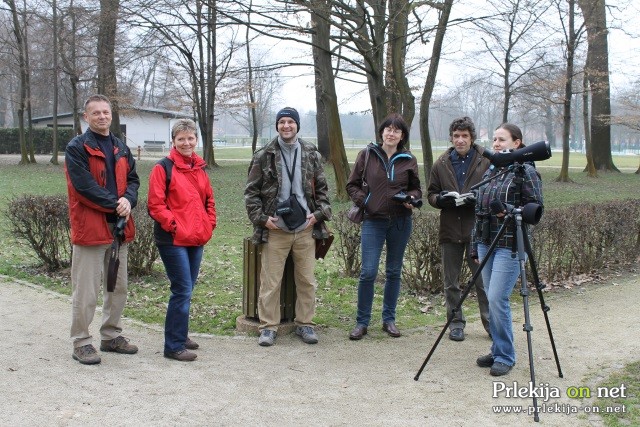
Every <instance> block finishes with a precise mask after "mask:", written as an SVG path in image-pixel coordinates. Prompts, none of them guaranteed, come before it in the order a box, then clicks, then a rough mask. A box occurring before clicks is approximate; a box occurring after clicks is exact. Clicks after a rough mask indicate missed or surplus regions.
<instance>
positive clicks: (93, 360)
mask: <svg viewBox="0 0 640 427" xmlns="http://www.w3.org/2000/svg"><path fill="white" fill-rule="evenodd" d="M71 357H73V358H74V359H75V360H77V361H78V362H80V363H82V364H83V365H97V364H98V363H100V362H101V361H102V360H101V359H100V355H99V354H98V352H97V351H96V349H95V347H94V346H93V345H91V344H87V345H83V346H81V347H76V348H74V349H73V354H72V355H71Z"/></svg>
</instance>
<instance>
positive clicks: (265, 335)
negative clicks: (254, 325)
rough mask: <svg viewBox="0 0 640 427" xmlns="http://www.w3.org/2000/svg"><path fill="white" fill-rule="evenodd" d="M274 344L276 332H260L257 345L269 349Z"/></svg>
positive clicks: (267, 330)
mask: <svg viewBox="0 0 640 427" xmlns="http://www.w3.org/2000/svg"><path fill="white" fill-rule="evenodd" d="M275 342H276V331H272V330H270V329H263V330H262V332H260V338H258V344H259V345H261V346H263V347H269V346H272V345H273V344H275Z"/></svg>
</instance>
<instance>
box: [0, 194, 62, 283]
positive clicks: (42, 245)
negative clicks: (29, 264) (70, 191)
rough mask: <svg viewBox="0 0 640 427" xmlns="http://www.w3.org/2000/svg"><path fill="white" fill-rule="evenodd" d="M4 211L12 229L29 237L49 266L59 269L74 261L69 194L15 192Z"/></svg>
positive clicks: (24, 238) (14, 232) (22, 235)
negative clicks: (17, 194) (16, 194)
mask: <svg viewBox="0 0 640 427" xmlns="http://www.w3.org/2000/svg"><path fill="white" fill-rule="evenodd" d="M5 215H6V216H7V217H8V218H9V222H10V224H11V233H12V234H13V235H14V236H15V237H16V238H17V239H20V240H24V241H26V242H27V243H28V244H29V246H30V247H31V248H32V249H33V250H34V252H35V253H36V256H37V257H38V258H39V259H40V260H41V261H42V262H43V263H44V266H45V267H46V268H47V270H50V271H56V270H60V269H62V268H65V267H68V266H69V265H70V264H71V249H72V248H71V235H70V228H69V209H68V203H67V198H66V197H65V196H63V195H56V196H32V195H22V196H15V197H13V198H11V199H10V200H9V203H8V207H7V208H6V210H5Z"/></svg>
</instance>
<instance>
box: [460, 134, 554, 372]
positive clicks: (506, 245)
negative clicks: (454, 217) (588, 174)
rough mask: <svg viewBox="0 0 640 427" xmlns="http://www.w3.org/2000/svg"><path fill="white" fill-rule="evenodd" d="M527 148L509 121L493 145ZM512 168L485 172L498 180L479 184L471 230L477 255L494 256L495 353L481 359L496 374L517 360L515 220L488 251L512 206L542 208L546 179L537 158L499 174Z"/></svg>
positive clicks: (490, 288)
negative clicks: (537, 166) (513, 302)
mask: <svg viewBox="0 0 640 427" xmlns="http://www.w3.org/2000/svg"><path fill="white" fill-rule="evenodd" d="M522 147H524V144H523V143H522V131H521V130H520V128H518V127H517V126H515V125H513V124H511V123H504V124H502V125H500V127H498V128H497V129H496V130H495V132H494V134H493V149H494V150H495V151H496V152H499V151H504V150H517V149H519V148H522ZM509 167H511V165H507V166H503V167H500V168H495V167H494V166H491V167H490V168H489V170H487V172H486V173H485V175H484V176H483V179H488V178H490V177H492V176H495V179H492V180H491V181H489V182H488V183H487V184H485V185H483V186H482V187H480V188H479V189H478V198H477V203H476V221H475V227H474V228H473V231H472V234H473V235H472V241H473V250H472V257H473V258H475V259H476V262H479V261H480V260H483V259H484V258H485V257H486V256H489V258H488V260H487V263H486V264H485V266H484V268H483V269H482V280H483V282H484V287H485V291H486V293H487V298H488V300H489V314H490V316H491V320H490V324H489V328H490V331H491V337H492V338H493V343H492V345H491V354H488V355H486V356H481V357H479V358H478V359H477V361H476V362H477V364H478V366H481V367H487V368H491V371H490V373H491V375H493V376H501V375H506V374H507V373H509V371H510V370H511V368H512V367H513V365H514V364H515V362H516V352H515V346H514V344H513V328H512V321H511V306H510V301H509V299H510V297H511V293H512V291H513V287H514V286H515V284H516V280H517V279H518V276H519V275H520V263H519V260H518V257H517V256H515V257H514V256H513V255H514V253H515V251H516V242H515V239H516V226H515V222H512V223H511V225H509V226H508V228H507V229H506V231H505V233H504V234H503V235H502V237H501V238H500V240H499V241H498V242H497V245H496V248H495V250H494V251H493V253H491V254H488V251H489V246H490V245H491V242H493V240H494V239H495V238H496V236H497V234H498V232H499V230H500V228H501V227H502V225H503V223H504V221H505V215H506V214H508V212H507V209H509V208H510V207H516V208H521V207H523V206H525V205H527V204H530V203H532V204H537V205H539V206H540V209H542V181H541V179H540V174H539V173H538V171H536V169H535V166H534V165H533V163H529V162H525V163H523V164H521V165H515V167H513V168H511V170H510V171H509V172H507V173H506V174H503V175H500V173H501V172H504V171H505V170H506V169H507V168H509Z"/></svg>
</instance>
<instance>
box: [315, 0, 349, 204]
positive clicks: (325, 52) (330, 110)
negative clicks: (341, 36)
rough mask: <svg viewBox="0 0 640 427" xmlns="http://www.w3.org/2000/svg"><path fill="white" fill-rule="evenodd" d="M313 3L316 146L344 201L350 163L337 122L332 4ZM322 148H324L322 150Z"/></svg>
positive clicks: (338, 122)
mask: <svg viewBox="0 0 640 427" xmlns="http://www.w3.org/2000/svg"><path fill="white" fill-rule="evenodd" d="M313 3H314V4H313V8H312V9H311V22H312V26H313V28H314V30H315V31H314V32H313V34H312V41H313V62H314V72H315V77H316V107H317V116H316V121H317V124H318V125H317V128H318V146H319V147H320V152H321V153H322V154H323V155H324V156H325V158H327V159H329V162H330V163H331V164H332V165H333V169H334V174H335V177H336V198H337V199H338V200H347V199H348V195H347V190H346V186H347V177H348V176H349V162H348V161H347V153H346V151H345V148H344V140H343V138H342V123H340V112H339V110H338V96H337V94H336V86H335V81H334V74H333V65H332V56H331V48H330V33H331V23H330V19H329V17H330V9H331V2H330V1H327V0H314V2H313ZM325 142H326V143H325ZM323 148H326V149H325V150H323Z"/></svg>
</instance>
